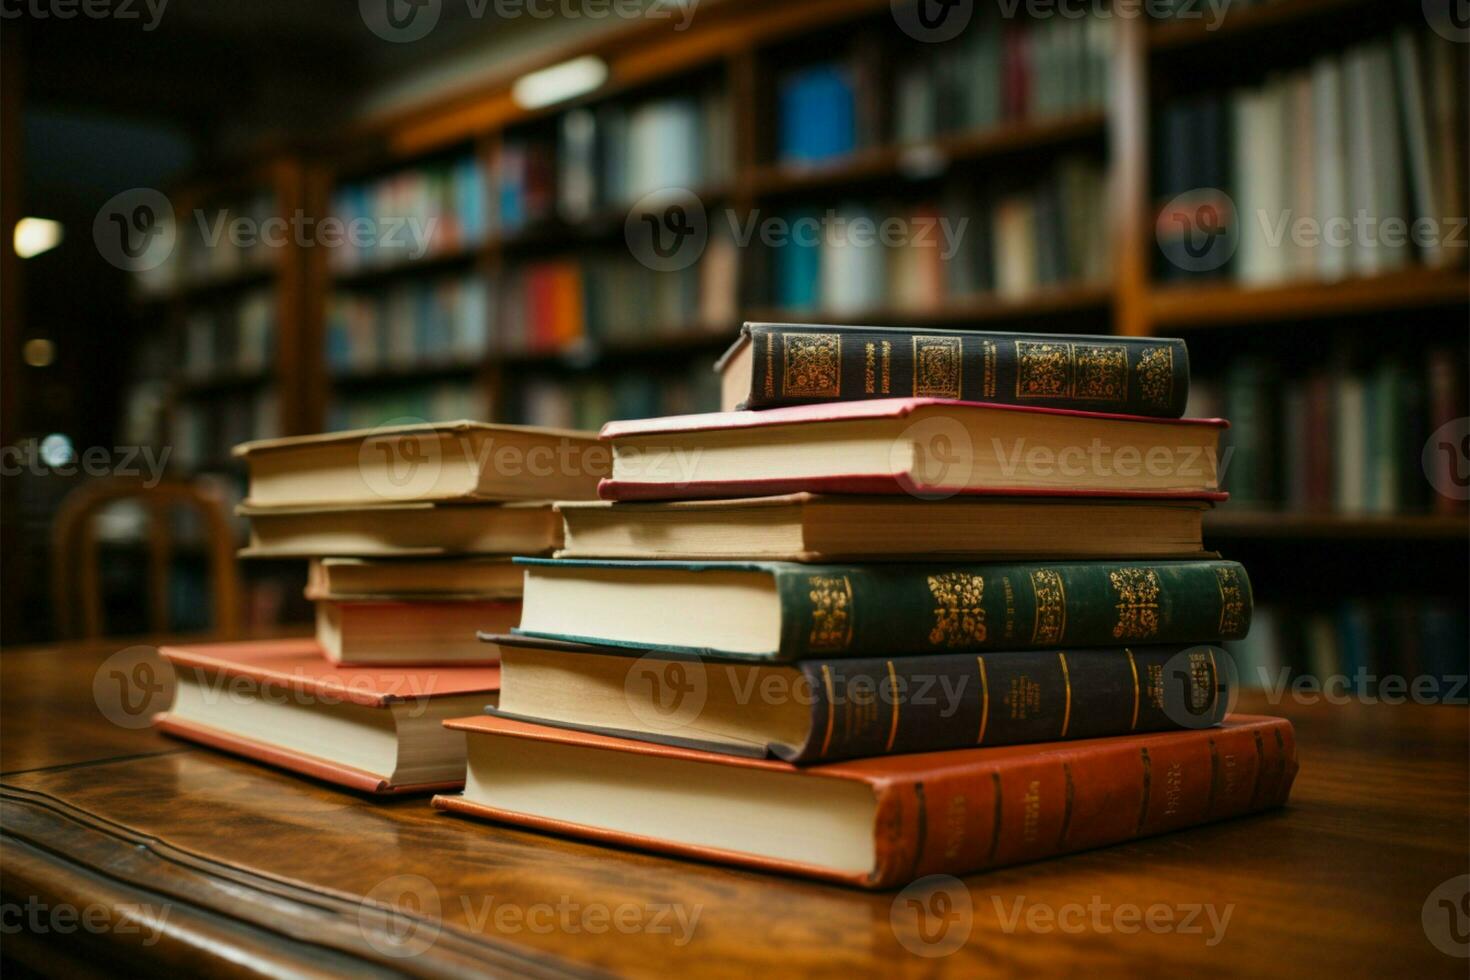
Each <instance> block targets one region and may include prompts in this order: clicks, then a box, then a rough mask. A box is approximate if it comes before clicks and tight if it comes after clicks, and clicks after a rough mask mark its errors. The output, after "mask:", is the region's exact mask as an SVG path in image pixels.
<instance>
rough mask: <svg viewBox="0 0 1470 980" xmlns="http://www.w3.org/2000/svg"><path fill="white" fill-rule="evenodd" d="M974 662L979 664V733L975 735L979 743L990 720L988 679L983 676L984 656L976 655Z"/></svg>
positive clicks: (976, 741)
mask: <svg viewBox="0 0 1470 980" xmlns="http://www.w3.org/2000/svg"><path fill="white" fill-rule="evenodd" d="M975 663H977V664H979V665H980V734H979V735H976V736H975V744H976V745H979V744H980V743H981V742H983V741H985V725H986V723H987V722H989V721H990V681H989V680H988V679H987V678H986V676H985V658H984V657H976V658H975Z"/></svg>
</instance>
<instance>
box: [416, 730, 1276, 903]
mask: <svg viewBox="0 0 1470 980" xmlns="http://www.w3.org/2000/svg"><path fill="white" fill-rule="evenodd" d="M445 724H446V725H447V727H449V728H452V729H456V730H458V731H462V732H464V733H465V734H466V735H467V736H468V739H469V745H468V754H469V755H468V766H467V775H466V780H465V791H464V793H463V795H460V796H436V797H434V806H436V807H438V808H439V809H441V810H452V811H456V812H460V813H466V814H470V815H473V816H478V817H484V818H486V819H490V820H495V821H498V822H502V823H510V824H518V825H521V826H526V827H531V828H533V829H536V830H543V831H548V832H551V833H557V834H566V835H568V836H572V837H585V838H589V839H591V840H595V841H599V842H602V843H606V844H615V845H620V846H626V847H636V848H641V849H644V850H650V851H660V852H663V853H667V854H672V855H675V856H677V857H686V858H696V859H699V860H706V861H718V862H723V863H727V864H735V865H741V866H745V867H751V868H755V869H758V870H762V871H776V872H782V873H786V874H795V875H803V876H806V877H811V878H820V879H826V880H830V881H836V882H841V883H843V884H849V885H857V886H860V887H864V888H892V887H897V886H899V885H903V884H906V883H908V882H911V881H914V880H916V879H918V878H922V877H924V876H926V875H931V874H938V873H947V874H954V875H962V874H969V873H972V872H976V871H982V870H986V869H989V868H996V867H1001V866H1003V865H1007V864H1018V863H1021V862H1024V861H1034V860H1037V859H1040V858H1046V857H1052V856H1053V855H1057V854H1063V853H1067V852H1070V851H1081V850H1086V849H1088V848H1092V847H1101V846H1103V845H1106V844H1115V843H1118V842H1120V841H1126V840H1131V839H1133V838H1135V837H1144V836H1148V835H1150V834H1160V833H1165V832H1167V831H1172V830H1179V829H1181V828H1184V827H1190V826H1194V825H1196V824H1202V823H1208V822H1210V821H1213V820H1222V819H1225V818H1227V817H1237V816H1240V815H1242V814H1246V813H1251V812H1254V811H1257V810H1263V809H1267V808H1269V807H1275V806H1281V805H1282V804H1284V803H1285V802H1286V799H1287V795H1288V794H1289V793H1290V792H1291V783H1292V779H1293V778H1294V777H1295V775H1296V771H1297V759H1296V740H1295V737H1294V734H1293V732H1292V727H1291V723H1290V722H1288V721H1285V720H1284V719H1280V718H1257V717H1250V716H1246V715H1236V716H1232V717H1230V718H1227V719H1226V721H1225V722H1224V724H1223V725H1220V726H1219V727H1212V728H1203V729H1199V730H1188V731H1173V732H1158V733H1154V734H1145V735H1125V736H1117V737H1113V738H1094V739H1081V740H1077V741H1070V742H1044V743H1041V744H1032V745H1013V746H1001V747H996V748H972V749H956V750H952V751H947V752H928V753H920V754H916V755H899V756H883V757H878V758H870V759H855V760H849V761H844V762H832V763H826V764H823V765H816V766H807V767H798V766H795V765H792V764H791V763H788V762H780V761H776V760H772V759H759V758H750V757H745V756H734V755H724V754H719V753H714V752H707V751H702V750H699V749H693V748H684V747H675V746H671V745H659V744H655V743H652V742H637V741H632V740H629V739H622V738H614V737H610V736H605V735H597V734H592V733H588V732H578V731H569V730H566V729H560V728H550V727H547V726H543V725H534V724H529V723H526V722H518V721H513V720H510V719H507V718H495V717H487V716H484V715H481V716H478V717H474V718H459V719H454V720H452V721H448V722H446V723H445Z"/></svg>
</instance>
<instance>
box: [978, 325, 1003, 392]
mask: <svg viewBox="0 0 1470 980" xmlns="http://www.w3.org/2000/svg"><path fill="white" fill-rule="evenodd" d="M980 351H981V357H982V359H983V361H984V368H983V373H982V374H981V381H980V389H981V395H982V396H983V397H984V398H985V399H986V400H987V401H988V400H989V399H992V398H994V397H995V386H996V380H995V377H996V363H997V361H998V360H999V357H1000V348H999V347H997V346H996V344H995V341H993V340H982V341H981V342H980Z"/></svg>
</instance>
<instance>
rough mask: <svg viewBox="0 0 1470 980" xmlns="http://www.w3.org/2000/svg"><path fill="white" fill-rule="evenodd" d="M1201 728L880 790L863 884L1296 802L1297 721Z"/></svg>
mask: <svg viewBox="0 0 1470 980" xmlns="http://www.w3.org/2000/svg"><path fill="white" fill-rule="evenodd" d="M1193 734H1194V737H1192V738H1183V737H1178V736H1171V737H1170V738H1167V739H1148V738H1139V739H1134V738H1120V739H1110V740H1107V741H1103V742H1095V743H1091V744H1089V745H1087V746H1086V747H1085V748H1079V749H1078V750H1077V751H1076V752H1074V753H1067V754H1059V753H1046V754H1037V755H1019V756H1010V757H1007V758H1003V759H999V760H997V762H996V763H995V765H994V766H993V767H992V768H990V769H989V770H988V771H985V770H982V771H980V772H976V771H974V770H973V769H966V770H963V771H956V772H955V773H954V774H953V775H952V776H946V777H941V778H933V779H928V780H924V781H922V782H905V781H894V782H892V783H889V784H887V785H885V786H884V787H883V788H882V789H881V790H880V796H879V805H878V819H877V824H876V831H875V833H876V845H877V847H876V850H877V855H878V862H877V865H876V868H875V871H874V875H873V878H872V879H870V880H868V881H865V882H863V884H865V885H867V886H869V887H873V888H891V887H896V886H898V885H902V884H904V883H906V882H910V881H914V880H917V879H919V878H922V877H924V876H925V875H930V874H938V873H946V874H954V875H961V874H970V873H972V872H976V871H981V870H984V869H988V868H995V867H1001V866H1003V865H1008V864H1019V863H1021V862H1024V861H1035V860H1038V859H1040V858H1046V857H1052V856H1054V855H1057V854H1066V853H1070V852H1072V851H1081V850H1086V849H1088V848H1092V847H1101V846H1104V845H1107V844H1115V843H1118V842H1120V841H1126V840H1130V839H1132V838H1135V837H1146V836H1149V835H1152V834H1160V833H1165V832H1167V831H1171V830H1178V829H1180V828H1183V827H1190V826H1194V825H1197V824H1202V823H1208V822H1211V821H1214V820H1223V819H1226V818H1229V817H1236V816H1240V815H1242V814H1245V813H1251V812H1254V811H1257V810H1264V809H1267V808H1270V807H1275V806H1280V805H1282V804H1284V803H1285V802H1286V799H1287V795H1288V794H1289V793H1290V791H1291V783H1292V779H1293V777H1294V776H1295V775H1296V770H1297V761H1296V740H1295V737H1294V733H1293V731H1292V728H1291V724H1290V723H1289V722H1287V721H1285V720H1281V719H1270V720H1269V721H1262V722H1255V723H1249V724H1241V725H1238V726H1233V727H1226V728H1219V729H1206V730H1204V731H1200V732H1196V733H1193Z"/></svg>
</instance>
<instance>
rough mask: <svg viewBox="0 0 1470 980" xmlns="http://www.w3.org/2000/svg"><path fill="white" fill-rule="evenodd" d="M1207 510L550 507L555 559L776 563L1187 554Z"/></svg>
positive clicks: (739, 503)
mask: <svg viewBox="0 0 1470 980" xmlns="http://www.w3.org/2000/svg"><path fill="white" fill-rule="evenodd" d="M1210 507H1211V505H1210V504H1209V503H1207V502H1204V501H1193V500H1088V499H1059V498H1044V497H1033V498H1015V497H978V498H977V497H953V498H950V499H947V500H932V501H931V500H920V499H917V498H910V497H865V496H843V495H836V494H825V495H824V494H810V493H794V494H785V495H782V496H777V497H747V498H740V499H733V500H687V501H673V502H668V503H611V502H606V501H569V502H563V503H559V504H557V505H556V509H557V511H558V512H559V513H560V514H561V517H562V522H563V525H564V539H565V544H564V545H563V547H562V548H561V550H559V551H558V552H557V553H556V557H558V558H642V559H650V560H654V559H663V558H670V559H688V560H699V559H711V560H718V559H722V558H766V559H779V560H784V561H829V560H839V559H840V560H883V559H890V560H909V561H911V560H913V558H914V556H916V555H923V556H925V557H933V558H957V559H958V558H1002V557H1014V558H1023V557H1036V558H1052V557H1071V558H1093V557H1096V558H1103V557H1119V558H1123V557H1135V556H1136V557H1156V558H1168V557H1179V558H1186V557H1195V556H1198V555H1200V554H1203V553H1204V546H1203V544H1202V543H1201V532H1200V522H1201V519H1202V518H1203V516H1204V513H1205V511H1207V510H1209V509H1210Z"/></svg>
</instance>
